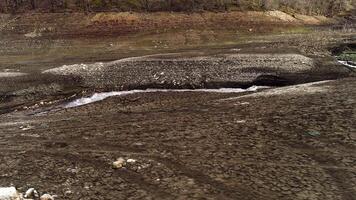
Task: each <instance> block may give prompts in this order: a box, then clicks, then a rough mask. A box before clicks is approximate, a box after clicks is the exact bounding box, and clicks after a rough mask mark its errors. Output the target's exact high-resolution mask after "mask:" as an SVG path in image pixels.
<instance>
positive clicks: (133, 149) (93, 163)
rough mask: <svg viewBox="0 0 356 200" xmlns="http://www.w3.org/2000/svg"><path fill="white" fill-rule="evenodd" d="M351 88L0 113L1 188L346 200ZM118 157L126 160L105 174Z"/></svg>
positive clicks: (145, 98) (354, 174) (352, 130)
mask: <svg viewBox="0 0 356 200" xmlns="http://www.w3.org/2000/svg"><path fill="white" fill-rule="evenodd" d="M355 87H356V79H355V78H347V79H341V80H336V81H327V82H321V83H317V84H307V85H304V86H288V88H276V89H268V90H264V91H260V92H257V93H255V94H252V95H251V94H249V93H241V94H222V93H197V92H186V93H174V92H172V93H142V94H133V95H128V96H124V97H112V98H108V99H106V100H104V101H100V102H96V103H93V104H89V105H85V106H81V107H76V108H71V109H63V110H54V111H50V112H49V113H47V114H46V115H43V114H39V113H38V112H33V110H27V111H19V112H13V113H8V114H4V115H0V132H1V133H3V134H0V144H1V146H0V152H1V155H2V156H1V157H0V171H1V174H0V176H1V177H0V185H8V184H9V183H12V184H14V185H15V186H17V187H18V189H19V191H22V192H24V191H26V189H27V188H29V187H34V188H36V189H37V190H38V191H40V192H43V193H44V192H47V193H50V194H56V195H58V198H57V199H261V200H262V199H293V200H295V199H298V200H301V199H320V200H324V199H330V200H337V199H343V200H352V199H354V198H355V196H356V167H355V166H356V146H355V140H356V123H355V118H356V115H355V113H356V90H355V89H354V88H355ZM281 90H282V91H285V92H280V91H281ZM36 113H37V114H36ZM311 132H312V133H318V134H310V133H311ZM119 157H122V158H124V159H135V160H136V162H134V163H132V162H131V163H127V164H126V165H125V167H124V168H121V169H113V168H112V162H113V161H115V160H116V159H117V158H119Z"/></svg>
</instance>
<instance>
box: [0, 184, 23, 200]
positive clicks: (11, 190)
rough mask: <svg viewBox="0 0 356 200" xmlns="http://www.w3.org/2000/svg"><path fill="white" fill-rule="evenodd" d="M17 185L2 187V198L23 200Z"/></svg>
mask: <svg viewBox="0 0 356 200" xmlns="http://www.w3.org/2000/svg"><path fill="white" fill-rule="evenodd" d="M21 199H22V197H21V195H20V193H18V192H17V190H16V188H15V187H0V200H21Z"/></svg>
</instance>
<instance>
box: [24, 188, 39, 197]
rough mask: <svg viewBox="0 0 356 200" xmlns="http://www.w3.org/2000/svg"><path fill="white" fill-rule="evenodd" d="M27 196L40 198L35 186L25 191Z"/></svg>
mask: <svg viewBox="0 0 356 200" xmlns="http://www.w3.org/2000/svg"><path fill="white" fill-rule="evenodd" d="M24 197H25V198H32V199H33V198H38V197H39V195H38V192H37V191H36V190H35V188H30V189H28V190H27V191H26V192H25V196H24Z"/></svg>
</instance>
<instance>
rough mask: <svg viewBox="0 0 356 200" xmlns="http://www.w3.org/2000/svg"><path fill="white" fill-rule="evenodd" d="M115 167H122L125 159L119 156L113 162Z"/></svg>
mask: <svg viewBox="0 0 356 200" xmlns="http://www.w3.org/2000/svg"><path fill="white" fill-rule="evenodd" d="M112 165H113V168H114V169H120V168H122V167H123V166H124V165H125V159H123V158H118V159H117V160H116V161H115V162H113V163H112Z"/></svg>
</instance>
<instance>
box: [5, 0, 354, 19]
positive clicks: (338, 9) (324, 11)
mask: <svg viewBox="0 0 356 200" xmlns="http://www.w3.org/2000/svg"><path fill="white" fill-rule="evenodd" d="M354 4H355V2H354V1H353V0H2V1H0V12H2V13H22V12H28V11H31V12H73V11H84V12H99V11H136V12H156V11H178V12H181V11H183V12H192V11H203V10H205V11H231V10H235V11H236V10H238V11H261V10H282V11H285V12H290V13H299V14H308V15H329V16H333V15H337V14H340V13H343V12H345V11H346V12H347V11H348V10H350V9H352V8H353V7H354Z"/></svg>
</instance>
